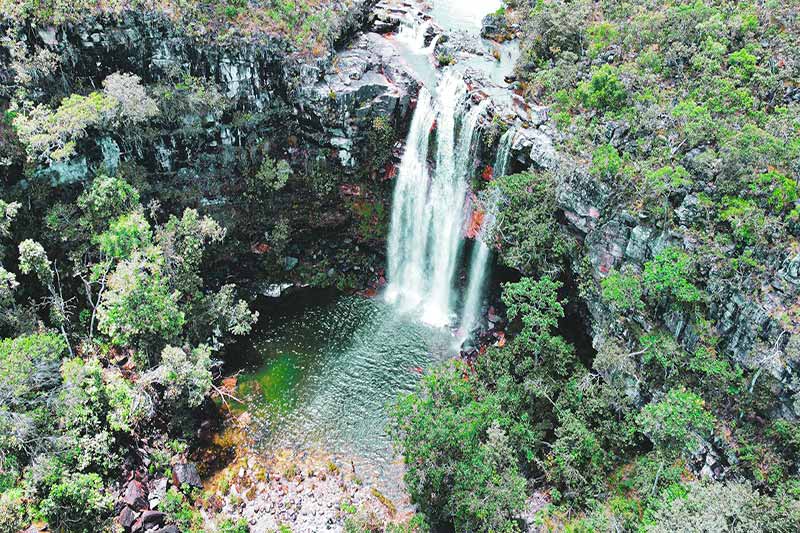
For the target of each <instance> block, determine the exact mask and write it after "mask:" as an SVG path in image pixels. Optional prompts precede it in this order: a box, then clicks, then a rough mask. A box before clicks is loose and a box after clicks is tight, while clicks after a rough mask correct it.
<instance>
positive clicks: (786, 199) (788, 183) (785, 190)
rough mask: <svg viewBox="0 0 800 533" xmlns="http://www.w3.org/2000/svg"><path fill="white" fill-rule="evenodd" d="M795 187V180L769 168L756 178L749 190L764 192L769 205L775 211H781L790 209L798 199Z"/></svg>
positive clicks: (758, 192)
mask: <svg viewBox="0 0 800 533" xmlns="http://www.w3.org/2000/svg"><path fill="white" fill-rule="evenodd" d="M797 187H798V186H797V181H795V180H793V179H792V178H790V177H788V176H785V175H783V174H781V173H780V172H778V171H776V170H770V171H768V172H765V173H764V174H761V175H760V176H758V177H757V178H756V180H755V182H754V183H753V185H751V190H752V191H753V192H754V193H756V194H760V193H766V196H767V203H768V205H769V207H770V208H772V209H773V210H774V211H775V212H776V213H782V212H785V211H787V210H789V209H792V208H793V207H794V205H795V204H796V203H797V200H798V199H800V196H798V190H797Z"/></svg>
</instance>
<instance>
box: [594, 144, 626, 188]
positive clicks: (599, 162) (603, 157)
mask: <svg viewBox="0 0 800 533" xmlns="http://www.w3.org/2000/svg"><path fill="white" fill-rule="evenodd" d="M620 170H622V158H621V157H620V155H619V152H617V149H616V148H614V147H613V146H612V145H610V144H604V145H602V146H599V147H598V148H597V149H596V150H595V151H594V153H593V154H592V167H591V169H590V172H591V174H592V176H596V177H598V178H601V179H604V180H612V179H614V178H615V177H617V175H618V174H619V172H620Z"/></svg>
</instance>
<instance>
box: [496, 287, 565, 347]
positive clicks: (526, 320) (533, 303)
mask: <svg viewBox="0 0 800 533" xmlns="http://www.w3.org/2000/svg"><path fill="white" fill-rule="evenodd" d="M559 288H561V283H560V282H558V281H553V280H551V279H550V278H548V277H543V278H540V279H539V280H534V279H533V278H522V280H520V281H518V282H517V283H506V284H505V285H503V296H502V298H503V303H504V304H505V305H506V306H507V308H508V310H507V313H508V318H509V319H511V320H515V319H517V318H519V319H520V320H521V321H522V330H521V331H520V332H519V334H518V336H517V338H518V339H519V340H521V341H523V342H535V341H536V339H537V337H540V336H542V335H546V334H549V333H550V332H551V331H552V330H553V329H555V328H556V327H557V326H558V320H559V319H560V318H563V317H564V307H563V305H562V304H561V302H560V301H559V300H558V289H559Z"/></svg>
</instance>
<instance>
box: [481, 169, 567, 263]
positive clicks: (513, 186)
mask: <svg viewBox="0 0 800 533" xmlns="http://www.w3.org/2000/svg"><path fill="white" fill-rule="evenodd" d="M490 187H491V191H498V192H499V193H500V198H501V199H502V200H501V203H500V208H499V212H498V217H497V228H498V232H499V234H500V238H501V242H502V258H503V261H504V262H505V263H506V264H507V265H508V266H510V267H512V268H516V269H517V270H520V271H522V272H523V273H526V274H530V273H532V272H534V271H540V272H541V271H545V272H552V271H553V270H555V269H557V268H558V265H559V263H560V262H561V260H562V257H563V256H564V255H565V254H566V252H567V250H568V241H567V240H566V238H565V237H564V234H563V233H562V231H561V228H560V226H559V224H558V222H557V220H556V218H555V216H554V215H555V213H556V210H557V206H556V192H555V179H554V176H553V175H551V174H549V173H543V174H538V173H529V172H526V173H522V174H512V175H507V176H498V177H496V178H495V179H494V180H493V181H492V183H491V185H490Z"/></svg>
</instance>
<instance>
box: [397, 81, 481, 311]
mask: <svg viewBox="0 0 800 533" xmlns="http://www.w3.org/2000/svg"><path fill="white" fill-rule="evenodd" d="M466 97H467V88H466V85H465V84H464V81H463V80H462V79H461V77H460V76H459V75H458V74H457V73H456V72H455V71H448V72H447V73H446V74H445V76H444V78H443V79H442V81H441V82H440V83H439V84H438V86H437V99H436V103H435V106H434V104H433V101H432V98H431V96H430V93H429V92H428V91H427V90H426V89H424V88H423V89H422V91H421V93H420V98H419V103H418V104H417V109H416V111H415V114H414V118H413V120H412V124H411V130H410V132H409V136H408V139H407V143H406V145H407V148H406V152H405V154H404V155H403V159H402V161H401V163H400V171H399V174H398V178H397V184H396V185H395V192H394V199H393V208H392V222H391V228H390V234H389V249H388V255H389V264H388V277H389V287H388V289H387V292H386V295H387V299H388V300H389V301H392V302H396V303H398V304H400V306H401V307H403V308H406V309H415V308H419V309H420V310H421V312H422V319H423V320H424V321H425V322H428V323H430V324H436V325H445V324H448V323H449V322H450V318H451V316H450V315H451V305H452V303H453V299H454V298H453V292H454V287H453V278H454V276H455V271H456V269H457V267H458V262H459V257H460V253H461V246H462V243H463V237H462V230H463V227H464V220H465V213H464V207H465V206H464V203H465V202H464V200H465V197H466V192H467V179H468V176H469V174H470V173H471V170H472V168H471V165H472V161H473V156H474V149H475V137H476V131H477V124H478V120H479V118H480V116H481V114H482V113H483V112H484V111H485V109H486V105H487V103H481V104H480V105H478V106H474V107H473V108H472V109H471V110H470V111H469V112H468V113H466V114H465V115H462V114H461V113H460V112H459V110H460V109H461V108H462V104H463V103H464V101H465V99H466ZM434 109H435V110H434ZM459 120H460V126H459ZM434 126H435V127H434ZM434 131H435V134H436V152H435V158H434V160H435V163H436V166H435V169H434V172H433V175H432V176H431V175H430V173H429V172H428V167H427V159H428V156H429V155H430V154H429V153H428V146H429V144H430V136H431V134H432V133H434Z"/></svg>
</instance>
